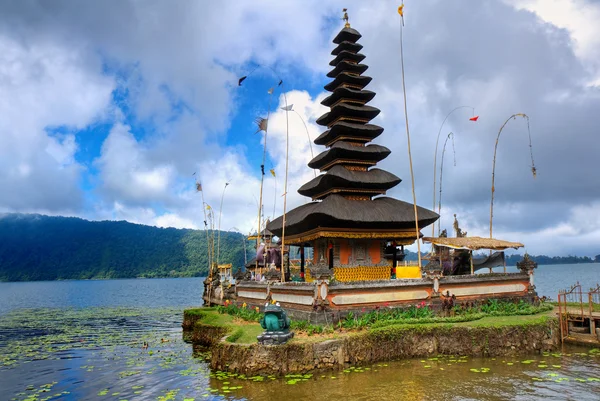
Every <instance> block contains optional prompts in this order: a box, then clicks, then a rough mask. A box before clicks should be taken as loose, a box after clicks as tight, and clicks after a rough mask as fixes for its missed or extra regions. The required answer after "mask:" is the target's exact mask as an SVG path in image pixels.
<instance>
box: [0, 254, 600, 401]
mask: <svg viewBox="0 0 600 401" xmlns="http://www.w3.org/2000/svg"><path fill="white" fill-rule="evenodd" d="M535 280H536V286H537V289H538V293H539V294H540V295H546V296H549V297H551V298H553V299H556V294H557V292H558V290H559V289H562V288H566V287H569V286H570V285H571V284H573V283H575V282H577V281H579V282H580V283H581V284H582V285H583V287H584V289H586V288H587V287H590V286H593V285H595V284H596V283H597V282H600V264H585V265H553V266H540V268H539V269H538V270H537V271H536V279H535ZM201 292H202V279H199V278H189V279H153V280H98V281H66V282H31V283H0V401H4V400H28V401H41V400H58V399H61V400H148V399H150V400H165V401H166V400H192V399H195V400H202V399H207V400H213V399H248V400H279V399H289V400H301V399H306V400H314V399H353V400H372V399H373V400H400V399H406V400H506V399H515V400H542V399H544V400H548V399H549V400H553V399H555V400H565V399H571V400H598V399H600V353H598V352H594V351H592V350H590V349H588V348H575V347H566V348H564V349H562V350H561V352H557V353H553V354H546V355H525V356H522V357H520V358H516V359H515V358H497V359H493V358H458V357H456V358H454V357H442V356H440V357H435V358H428V359H423V360H404V361H396V362H387V363H381V364H375V365H370V366H363V367H357V368H353V369H347V372H326V373H316V374H315V375H314V376H310V377H301V378H296V377H295V378H290V377H288V378H283V379H276V378H269V377H265V378H254V379H250V380H248V379H246V380H244V379H243V378H239V377H236V376H231V375H226V374H222V373H219V372H211V371H210V369H209V368H208V364H207V363H206V362H205V360H204V359H203V358H204V357H205V354H203V353H202V350H198V349H197V350H195V352H194V350H193V349H192V346H191V345H190V344H187V343H185V342H183V340H182V333H181V320H182V312H183V309H185V308H186V307H190V306H198V305H200V303H201ZM144 342H146V343H148V349H142V345H143V343H144ZM291 383H293V384H291Z"/></svg>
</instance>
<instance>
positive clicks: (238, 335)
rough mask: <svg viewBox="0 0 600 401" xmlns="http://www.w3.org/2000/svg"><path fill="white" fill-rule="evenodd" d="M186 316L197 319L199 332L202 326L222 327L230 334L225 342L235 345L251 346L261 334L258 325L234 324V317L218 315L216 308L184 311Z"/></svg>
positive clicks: (225, 314) (224, 314) (251, 323)
mask: <svg viewBox="0 0 600 401" xmlns="http://www.w3.org/2000/svg"><path fill="white" fill-rule="evenodd" d="M184 314H185V315H186V316H194V317H196V318H197V320H196V325H197V328H196V329H199V330H201V327H202V326H213V327H222V328H224V329H226V330H227V331H229V332H230V333H231V334H230V335H229V336H228V337H227V341H228V342H231V343H236V344H252V343H255V342H256V336H258V335H259V334H260V333H262V332H263V329H262V327H260V324H258V323H254V322H244V324H239V323H238V322H236V316H233V315H229V314H227V313H219V311H218V309H217V308H197V309H187V310H185V311H184Z"/></svg>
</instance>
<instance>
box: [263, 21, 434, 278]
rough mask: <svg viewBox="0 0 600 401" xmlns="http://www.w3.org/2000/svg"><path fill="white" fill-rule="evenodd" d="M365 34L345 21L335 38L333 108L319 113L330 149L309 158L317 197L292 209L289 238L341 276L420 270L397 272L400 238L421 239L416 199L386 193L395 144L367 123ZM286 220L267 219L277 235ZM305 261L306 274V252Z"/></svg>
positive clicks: (370, 114)
mask: <svg viewBox="0 0 600 401" xmlns="http://www.w3.org/2000/svg"><path fill="white" fill-rule="evenodd" d="M360 37H361V35H360V33H358V31H356V30H355V29H352V28H350V27H345V28H343V29H342V30H341V31H340V32H339V33H338V35H337V36H336V37H335V38H334V39H333V43H335V44H336V45H337V46H336V47H335V49H334V50H333V51H332V52H331V54H332V55H333V56H334V59H333V60H332V61H331V62H330V63H329V64H330V65H331V66H332V67H333V69H332V70H331V71H330V72H329V73H328V74H327V76H328V77H330V78H332V81H331V82H330V83H329V84H327V85H325V89H326V90H328V91H330V92H332V94H331V95H330V96H328V97H327V98H325V99H324V100H323V101H322V102H321V104H323V105H324V106H327V107H329V108H330V111H329V112H328V113H325V114H324V115H323V116H321V117H320V118H319V119H317V121H316V122H317V124H319V125H322V126H324V127H326V131H325V132H323V133H322V134H321V135H320V136H319V137H318V138H317V139H316V140H315V141H314V142H315V144H317V145H324V146H325V147H326V148H327V149H326V150H325V151H323V152H322V153H321V154H319V155H317V156H316V157H315V158H314V159H312V160H311V161H310V162H309V163H308V166H309V167H310V168H313V169H319V170H320V172H321V174H320V175H319V176H317V177H316V178H314V179H313V180H311V181H309V182H307V183H306V184H304V185H303V186H302V187H300V189H298V192H299V193H300V194H301V195H304V196H307V197H310V198H311V199H312V202H310V203H307V204H305V205H302V206H300V207H297V208H295V209H293V210H290V211H289V212H288V213H287V215H286V228H285V239H286V244H290V245H298V246H300V247H305V246H311V247H313V248H314V258H313V260H312V265H318V264H324V265H326V266H327V267H328V268H329V269H333V268H336V277H340V276H345V277H348V278H351V277H355V278H357V279H359V278H361V277H362V276H364V277H371V278H381V279H389V278H390V277H391V276H393V275H394V274H395V275H396V277H398V278H420V277H421V272H420V271H419V269H418V268H417V269H415V268H414V267H407V268H401V267H400V268H397V270H396V271H395V272H394V268H395V267H396V265H397V262H398V261H401V260H402V258H403V255H404V252H403V249H402V248H403V246H404V245H410V244H412V243H414V242H415V240H416V239H417V233H416V227H415V214H414V208H413V204H412V203H407V202H403V201H400V200H397V199H394V198H390V197H386V196H383V195H385V194H386V191H388V190H389V189H391V188H393V187H395V186H396V185H398V184H399V183H400V181H401V180H400V178H398V177H397V176H395V175H394V174H392V173H390V172H388V171H385V170H382V169H379V168H377V167H376V165H377V163H378V162H380V161H382V160H383V159H385V158H386V157H388V156H389V155H390V150H389V149H388V148H386V147H385V146H381V145H377V144H373V143H371V141H373V140H374V139H375V138H377V137H378V136H379V135H381V134H382V132H383V128H382V127H380V126H378V125H374V124H370V123H369V122H370V121H371V120H372V119H373V118H375V117H376V116H377V115H378V114H379V112H380V111H379V109H377V108H375V107H373V106H369V105H367V103H369V102H370V101H371V100H372V99H373V98H374V97H375V93H374V92H372V91H369V90H366V89H365V87H366V86H367V85H368V84H369V82H371V77H368V76H366V75H363V73H364V72H365V71H366V70H367V69H368V66H367V65H366V64H363V63H362V61H363V59H364V58H365V56H364V55H363V54H361V53H359V52H360V50H361V49H362V45H360V44H358V43H357V41H358V39H360ZM418 216H419V228H420V229H421V228H423V227H425V226H428V225H430V224H432V223H433V222H435V221H436V220H437V219H438V217H439V216H438V215H437V214H436V213H434V212H432V211H430V210H427V209H424V208H421V207H419V208H418ZM282 221H283V218H282V217H279V218H277V219H275V220H274V221H272V222H271V223H270V224H269V225H268V229H269V230H270V231H271V232H272V233H273V234H274V235H276V236H278V237H280V238H281V236H282V234H283V233H282V231H283V230H282ZM398 247H401V248H400V249H398ZM301 263H302V264H301V266H300V270H301V276H302V275H304V272H305V263H304V260H302V261H301Z"/></svg>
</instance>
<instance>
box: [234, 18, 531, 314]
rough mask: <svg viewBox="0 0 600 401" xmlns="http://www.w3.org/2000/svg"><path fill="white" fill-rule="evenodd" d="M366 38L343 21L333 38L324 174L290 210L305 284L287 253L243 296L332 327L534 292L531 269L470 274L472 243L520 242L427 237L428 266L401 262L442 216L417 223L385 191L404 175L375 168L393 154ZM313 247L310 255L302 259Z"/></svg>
mask: <svg viewBox="0 0 600 401" xmlns="http://www.w3.org/2000/svg"><path fill="white" fill-rule="evenodd" d="M360 38H361V34H360V33H359V32H358V31H356V30H355V29H353V28H351V27H350V26H349V24H346V26H345V27H344V28H343V29H342V30H341V31H340V32H339V33H338V34H337V36H336V37H335V38H334V39H333V43H334V44H335V45H336V47H335V48H334V49H333V51H332V52H331V54H332V55H333V57H334V58H333V60H332V61H331V62H330V63H329V64H330V65H331V66H332V67H333V68H332V70H331V71H330V72H329V73H328V74H327V76H328V77H330V78H331V79H332V81H331V82H330V83H328V84H327V85H325V89H326V90H327V91H329V92H331V95H330V96H328V97H327V98H325V99H324V100H323V101H322V104H323V105H325V106H327V107H329V108H330V110H329V112H328V113H325V114H324V115H323V116H321V117H320V118H319V119H318V120H317V121H316V122H317V123H318V124H319V125H322V126H323V127H324V128H325V131H324V132H323V133H322V134H321V135H320V136H319V137H318V138H316V139H315V141H314V143H315V144H317V145H322V146H325V147H326V149H325V150H324V151H323V152H322V153H320V154H319V155H317V156H316V157H315V158H314V159H312V160H311V161H310V162H309V163H308V166H309V167H310V168H314V169H319V170H320V172H321V174H320V175H319V176H317V177H316V178H314V179H313V180H311V181H309V182H307V183H306V184H304V185H303V186H301V187H300V188H299V189H298V192H299V193H300V194H301V195H304V196H307V197H310V198H311V199H312V201H311V202H310V203H307V204H304V205H302V206H299V207H297V208H295V209H293V210H290V211H289V212H288V213H287V214H286V216H285V217H286V218H285V245H286V246H287V245H292V246H294V247H298V248H297V249H299V252H298V253H299V255H300V260H299V278H300V281H291V280H290V279H291V277H290V275H289V264H290V258H289V257H285V256H286V255H284V257H283V258H282V259H281V260H282V263H281V269H277V268H275V267H273V268H271V269H267V267H268V266H267V265H266V264H263V266H264V268H265V269H266V270H267V272H266V274H265V275H264V276H261V279H260V281H257V280H242V281H239V282H238V283H237V285H236V298H237V302H238V303H246V304H248V305H253V306H262V305H264V304H265V302H267V301H277V302H278V303H280V305H281V306H282V307H284V308H285V309H286V311H288V312H289V314H290V315H291V316H292V317H293V318H295V319H305V320H309V321H311V322H322V323H327V322H331V321H332V320H334V321H335V320H338V319H340V318H343V317H344V316H345V315H346V314H347V313H348V312H350V311H353V312H358V313H360V311H365V310H369V309H373V308H379V307H383V306H385V307H402V306H406V305H411V304H412V305H414V304H416V303H419V304H428V305H431V306H433V307H436V305H441V303H442V298H444V297H449V296H451V297H453V300H454V302H457V303H460V302H472V301H474V300H478V299H487V298H510V299H514V298H521V299H524V298H525V299H526V298H531V297H534V296H535V291H534V289H535V287H534V286H533V267H532V268H530V269H527V271H521V272H520V273H492V272H491V269H490V274H477V275H476V274H473V273H474V268H473V261H472V250H473V249H482V248H486V247H487V248H486V249H496V250H504V249H506V248H509V247H519V246H522V244H518V243H508V242H505V241H497V240H493V239H489V241H487V242H486V241H483V242H482V241H477V240H474V241H469V239H468V238H460V239H450V238H444V239H436V238H427V240H428V241H429V242H432V244H433V245H435V246H434V249H436V250H437V251H438V253H437V254H435V255H432V256H431V258H430V262H429V264H428V265H427V266H426V267H425V268H422V267H421V266H419V265H414V264H413V265H409V264H408V263H407V262H405V261H404V246H406V245H410V244H413V243H414V242H415V241H417V240H418V237H421V236H422V234H421V233H420V231H419V232H418V231H417V229H416V228H417V226H418V228H419V230H421V229H422V228H424V227H426V226H428V225H430V224H433V223H434V222H435V221H436V220H437V219H438V218H439V216H438V214H436V213H434V212H433V211H431V210H428V209H425V208H422V207H417V211H418V213H417V215H418V222H417V221H415V213H414V206H413V204H412V203H407V202H404V201H401V200H398V199H394V198H391V197H388V196H385V195H386V192H387V191H388V190H389V189H391V188H393V187H395V186H396V185H398V184H399V183H400V182H401V179H400V178H398V177H397V176H396V175H394V174H392V173H390V172H388V171H385V170H383V169H380V168H377V167H376V165H377V163H378V162H380V161H382V160H383V159H385V158H386V157H388V156H389V155H390V150H389V149H388V148H386V147H384V146H381V145H377V144H374V143H371V142H372V141H373V140H374V139H376V138H377V137H378V136H380V135H381V134H382V133H383V128H382V127H380V126H378V125H375V124H371V123H370V121H371V120H372V119H373V118H375V117H376V116H377V115H378V114H379V112H380V111H379V109H377V108H375V107H373V106H370V105H368V103H369V102H370V101H371V100H373V98H374V97H375V93H374V92H372V91H369V90H367V89H365V87H366V86H367V85H368V84H369V83H370V82H371V79H372V78H371V77H368V76H366V75H363V74H364V72H365V71H366V70H367V69H368V66H367V65H366V64H363V63H362V61H363V60H364V58H365V56H364V55H363V54H361V53H360V50H361V49H362V45H360V44H359V43H357V41H358V40H359V39H360ZM283 221H284V219H283V216H280V217H278V218H276V219H275V220H273V221H272V222H270V223H268V224H267V230H266V231H267V232H268V233H269V234H272V235H274V236H276V237H279V238H281V237H282V235H283ZM480 240H481V239H480ZM473 244H476V245H477V247H474V245H473ZM482 244H483V245H482ZM470 245H473V246H472V247H471V248H469V246H470ZM307 248H309V249H311V250H312V257H311V258H305V249H307ZM441 248H447V249H446V250H445V251H442V250H440V249H441ZM455 253H456V255H458V256H461V257H458V258H457V257H455V256H453V255H454V254H455ZM465 254H466V255H467V259H465V258H464V256H465ZM469 256H470V258H471V261H470V265H471V269H468V268H467V269H465V268H460V269H456V268H454V270H453V272H454V273H449V274H444V266H445V265H447V264H448V262H449V261H450V265H451V267H452V266H453V263H455V262H454V261H455V260H459V262H460V261H462V262H460V263H463V265H464V263H469V262H468V260H469ZM292 258H293V255H292ZM465 260H466V262H465ZM257 266H258V265H257ZM286 266H288V268H287V270H288V274H285V269H286ZM467 266H468V265H467ZM463 267H464V266H463ZM268 270H272V272H271V273H272V274H268V273H269V272H268ZM281 273H284V274H283V276H284V277H283V279H282V278H281ZM459 273H460V274H459Z"/></svg>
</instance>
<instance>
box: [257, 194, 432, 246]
mask: <svg viewBox="0 0 600 401" xmlns="http://www.w3.org/2000/svg"><path fill="white" fill-rule="evenodd" d="M417 209H418V214H419V228H422V227H426V226H428V225H430V224H432V223H433V222H435V221H436V220H437V219H438V218H439V215H438V214H437V213H434V212H432V211H430V210H427V209H425V208H422V207H417ZM282 222H283V216H279V217H278V218H276V219H275V220H273V221H272V222H271V223H269V225H268V226H267V228H268V229H269V230H271V231H272V232H273V234H275V235H276V236H278V237H281V234H282V226H281V225H282ZM285 224H286V229H285V234H286V235H295V234H299V233H302V232H305V231H308V230H311V229H313V228H315V227H335V228H360V229H365V230H369V229H398V230H400V229H410V228H413V229H414V228H415V213H414V209H413V204H412V203H408V202H403V201H401V200H397V199H394V198H388V197H385V196H384V197H379V198H375V199H373V200H370V201H356V200H350V199H346V198H344V197H343V196H340V195H336V194H331V195H329V196H327V197H326V198H325V199H323V200H322V201H321V202H311V203H307V204H305V205H302V206H299V207H297V208H295V209H293V210H291V211H290V212H288V213H287V215H286V222H285Z"/></svg>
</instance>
